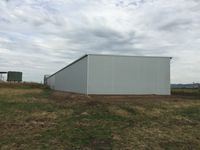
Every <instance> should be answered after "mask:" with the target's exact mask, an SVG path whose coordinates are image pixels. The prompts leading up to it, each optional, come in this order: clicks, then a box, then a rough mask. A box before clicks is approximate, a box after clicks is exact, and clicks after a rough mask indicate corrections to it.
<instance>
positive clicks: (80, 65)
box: [47, 57, 87, 94]
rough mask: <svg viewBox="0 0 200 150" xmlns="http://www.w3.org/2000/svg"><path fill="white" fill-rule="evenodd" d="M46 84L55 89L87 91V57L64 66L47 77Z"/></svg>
mask: <svg viewBox="0 0 200 150" xmlns="http://www.w3.org/2000/svg"><path fill="white" fill-rule="evenodd" d="M47 83H48V85H49V86H50V87H51V88H52V89H55V90H60V91H69V92H77V93H85V94H86V93H87V57H84V58H82V59H80V60H79V61H77V62H76V63H74V64H72V65H70V66H69V67H66V68H64V69H63V70H61V71H59V72H57V73H56V74H54V75H53V76H51V77H50V78H48V79H47Z"/></svg>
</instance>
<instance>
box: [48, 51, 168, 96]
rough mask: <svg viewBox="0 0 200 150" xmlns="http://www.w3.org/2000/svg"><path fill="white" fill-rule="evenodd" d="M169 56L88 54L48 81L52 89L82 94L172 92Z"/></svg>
mask: <svg viewBox="0 0 200 150" xmlns="http://www.w3.org/2000/svg"><path fill="white" fill-rule="evenodd" d="M170 59H171V57H148V56H121V55H98V54H87V55H84V56H83V57H81V58H79V59H78V60H76V61H74V62H73V63H71V64H69V65H68V66H66V67H64V68H63V69H61V70H59V71H58V72H56V73H54V74H53V75H51V76H49V77H48V78H47V79H46V80H47V85H49V86H50V87H51V88H52V89H55V90H60V91H69V92H75V93H83V94H103V95H130V94H137V95H144V94H157V95H170Z"/></svg>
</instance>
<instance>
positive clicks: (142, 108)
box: [0, 84, 200, 150]
mask: <svg viewBox="0 0 200 150" xmlns="http://www.w3.org/2000/svg"><path fill="white" fill-rule="evenodd" d="M190 92H191V91H190ZM0 131H1V132H0V149H5V150H7V149H8V150H10V149H34V150H35V149H53V150H54V149H65V150H66V149H69V150H73V149H86V150H90V149H91V150H94V149H106V150H107V149H116V150H118V149H126V150H129V149H130V150H132V149H178V150H179V149H200V99H199V98H198V97H196V96H194V97H193V96H192V95H190V96H187V95H185V96H183V95H173V96H97V95H96V96H95V95H93V96H84V95H78V94H73V93H65V92H57V91H51V90H49V89H47V88H46V87H42V86H41V85H37V86H36V85H32V84H28V85H26V84H25V85H24V84H22V85H19V87H18V85H11V87H9V86H8V85H6V86H5V87H3V85H0Z"/></svg>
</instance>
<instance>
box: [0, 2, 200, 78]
mask: <svg viewBox="0 0 200 150" xmlns="http://www.w3.org/2000/svg"><path fill="white" fill-rule="evenodd" d="M115 4H119V5H118V6H120V7H116V5H115ZM199 6H200V5H199V2H198V1H195V0H194V1H187V0H174V1H166V0H151V1H146V0H125V1H119V0H112V1H107V0H101V1H94V0H90V1H87V2H86V1H80V0H75V1H65V0H58V1H49V0H45V1H43V0H35V1H34V0H22V1H18V0H13V1H8V2H7V3H5V2H3V1H1V2H0V13H1V14H2V15H1V17H0V63H1V66H0V70H7V69H9V70H11V69H12V70H20V71H23V72H24V75H25V80H28V81H41V80H42V78H43V75H44V74H51V73H54V72H55V71H57V70H58V69H60V68H62V67H64V66H66V65H67V64H68V63H70V62H71V61H73V60H75V59H76V58H78V57H80V56H81V55H83V54H85V53H109V54H111V53H115V54H127V55H159V56H160V55H162V56H172V57H174V60H173V61H172V82H193V81H194V82H198V81H199V79H198V77H199V72H198V70H195V68H196V66H197V65H196V64H197V63H199V61H198V60H199V57H198V55H200V54H199V47H200V41H199V38H200V36H199V35H200V34H199V33H200V29H199V28H198V27H199V26H200V22H199V21H198V18H199V10H198V8H199ZM183 66H184V67H183ZM187 68H190V75H187ZM179 72H183V73H184V75H182V76H181V77H180V76H179V75H178V73H179Z"/></svg>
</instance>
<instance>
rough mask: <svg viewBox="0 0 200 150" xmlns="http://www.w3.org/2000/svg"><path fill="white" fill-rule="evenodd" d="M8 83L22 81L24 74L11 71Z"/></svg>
mask: <svg viewBox="0 0 200 150" xmlns="http://www.w3.org/2000/svg"><path fill="white" fill-rule="evenodd" d="M7 81H17V82H21V81H22V72H15V71H9V72H8V75H7Z"/></svg>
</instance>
